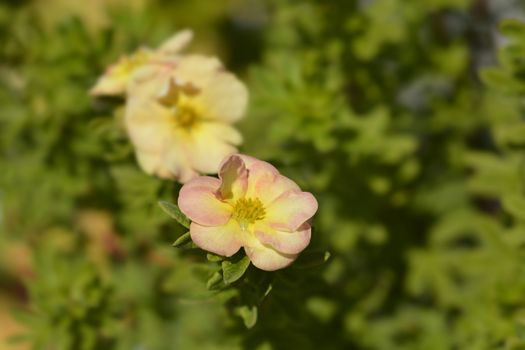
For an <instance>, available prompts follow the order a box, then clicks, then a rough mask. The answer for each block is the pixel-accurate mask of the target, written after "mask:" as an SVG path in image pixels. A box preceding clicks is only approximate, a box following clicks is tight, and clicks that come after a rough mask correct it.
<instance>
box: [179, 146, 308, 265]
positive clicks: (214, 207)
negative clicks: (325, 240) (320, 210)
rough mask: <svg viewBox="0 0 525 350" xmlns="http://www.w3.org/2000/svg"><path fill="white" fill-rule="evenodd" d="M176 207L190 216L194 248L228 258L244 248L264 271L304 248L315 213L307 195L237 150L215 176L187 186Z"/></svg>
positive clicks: (205, 177)
mask: <svg viewBox="0 0 525 350" xmlns="http://www.w3.org/2000/svg"><path fill="white" fill-rule="evenodd" d="M178 205H179V207H180V209H181V211H182V212H183V213H184V214H185V215H186V216H188V217H189V218H190V219H191V220H192V223H191V225H190V236H191V238H192V240H193V242H194V243H195V244H196V245H197V246H199V247H200V248H202V249H204V250H207V251H209V252H212V253H215V254H218V255H222V256H228V257H229V256H232V255H233V254H235V253H236V252H237V251H238V250H239V249H240V248H241V247H244V250H245V252H246V255H248V257H249V258H250V260H251V262H252V263H253V264H254V265H255V266H256V267H258V268H260V269H262V270H266V271H273V270H278V269H281V268H284V267H286V266H288V265H289V264H291V263H292V262H293V261H294V260H295V259H296V258H297V256H298V254H299V253H300V252H301V251H303V250H304V249H305V248H306V246H308V244H309V243H310V237H311V226H310V222H309V220H310V219H311V218H312V216H313V215H314V214H315V212H316V211H317V201H316V199H315V198H314V196H313V195H312V194H311V193H308V192H303V191H301V189H300V188H299V187H298V186H297V184H295V182H293V181H292V180H290V179H288V178H287V177H285V176H283V175H281V174H280V173H279V171H278V170H277V169H276V168H275V167H273V166H272V165H271V164H269V163H267V162H264V161H261V160H258V159H255V158H252V157H249V156H246V155H240V154H235V155H231V156H229V157H227V158H226V159H225V160H224V162H223V164H222V166H221V169H220V172H219V179H217V178H214V177H209V176H201V177H198V178H196V179H193V180H192V181H190V182H188V183H187V184H185V185H184V186H183V187H182V189H181V190H180V194H179V199H178Z"/></svg>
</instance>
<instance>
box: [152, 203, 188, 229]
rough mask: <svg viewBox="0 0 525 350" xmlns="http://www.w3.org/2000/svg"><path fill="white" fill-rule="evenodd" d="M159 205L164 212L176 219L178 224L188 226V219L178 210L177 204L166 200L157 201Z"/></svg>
mask: <svg viewBox="0 0 525 350" xmlns="http://www.w3.org/2000/svg"><path fill="white" fill-rule="evenodd" d="M159 205H160V207H161V208H162V210H164V211H165V212H166V214H168V215H169V216H171V217H172V218H174V219H175V220H177V222H178V223H179V224H181V225H182V226H184V227H186V228H190V223H191V221H190V219H188V217H187V216H186V215H184V214H183V213H182V212H181V211H180V209H179V207H178V206H177V205H175V204H173V203H170V202H166V201H159Z"/></svg>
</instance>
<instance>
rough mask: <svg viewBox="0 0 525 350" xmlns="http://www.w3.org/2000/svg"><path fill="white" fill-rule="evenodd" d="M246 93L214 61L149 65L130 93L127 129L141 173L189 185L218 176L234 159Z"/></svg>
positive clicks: (200, 58)
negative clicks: (224, 162) (226, 162)
mask: <svg viewBox="0 0 525 350" xmlns="http://www.w3.org/2000/svg"><path fill="white" fill-rule="evenodd" d="M247 103H248V91H247V89H246V87H245V86H244V84H243V83H242V82H241V81H240V80H238V79H237V78H236V77H235V75H233V74H231V73H229V72H227V71H226V70H225V69H224V67H223V65H222V64H221V62H220V61H219V60H218V59H216V58H214V57H206V56H202V55H184V56H182V57H180V59H179V60H178V61H177V63H176V64H175V65H170V64H165V65H155V66H151V65H147V66H145V67H143V68H142V69H140V70H139V71H138V72H136V74H135V75H134V77H133V79H132V81H131V82H130V85H129V87H128V99H127V104H126V114H125V125H126V128H127V131H128V134H129V136H130V139H131V142H132V143H133V145H134V146H135V153H136V155H137V159H138V162H139V164H140V166H141V167H142V169H143V170H144V171H145V172H147V173H148V174H154V175H157V176H159V177H162V178H170V179H177V180H178V181H180V182H181V183H185V182H187V181H189V180H191V179H193V178H195V177H196V176H198V175H199V174H212V173H214V174H215V173H217V172H218V170H219V166H220V164H221V161H222V160H223V159H224V157H226V156H228V155H230V154H233V153H236V152H237V149H236V147H235V146H236V145H239V144H240V143H241V142H242V136H241V134H240V133H239V132H238V131H237V130H236V129H235V128H234V127H233V126H232V125H231V124H232V123H234V122H236V121H238V120H239V119H240V118H242V116H243V115H244V112H245V109H246V106H247Z"/></svg>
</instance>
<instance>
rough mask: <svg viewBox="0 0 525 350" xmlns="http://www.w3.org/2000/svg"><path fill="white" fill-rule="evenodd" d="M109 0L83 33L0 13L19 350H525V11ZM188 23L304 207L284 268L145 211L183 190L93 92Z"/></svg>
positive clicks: (11, 278)
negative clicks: (293, 251) (136, 148)
mask: <svg viewBox="0 0 525 350" xmlns="http://www.w3.org/2000/svg"><path fill="white" fill-rule="evenodd" d="M35 3H36V2H35ZM212 3H213V4H212ZM210 4H212V5H210ZM113 5H114V6H109V5H108V6H107V9H104V8H102V7H103V6H102V5H101V9H100V13H102V14H104V16H107V18H108V20H107V21H106V23H105V24H104V25H99V26H93V25H91V22H90V20H92V17H88V18H83V17H71V16H67V17H63V18H58V19H55V20H53V21H50V20H49V18H43V15H42V13H41V11H39V10H38V7H36V5H35V4H33V2H32V1H25V2H21V3H18V2H9V1H8V2H4V3H2V4H0V39H1V40H2V42H3V43H4V45H2V46H0V57H1V59H0V62H1V63H0V82H1V83H0V104H1V105H2V109H1V111H0V169H2V175H1V176H0V209H1V211H0V285H2V286H4V285H5V286H12V285H14V286H17V285H19V284H20V283H21V282H23V283H24V285H25V286H26V289H24V290H26V291H27V293H28V301H27V303H26V305H27V306H26V307H24V309H23V310H22V311H21V312H19V313H20V315H19V316H20V318H21V319H22V320H23V322H24V324H25V325H26V328H27V334H26V336H27V339H28V340H29V342H30V343H31V344H32V345H33V346H34V347H35V349H49V348H57V349H155V350H156V349H178V348H182V349H191V348H198V349H208V348H209V349H220V348H225V349H235V348H246V349H290V348H300V349H314V348H320V347H322V348H323V349H348V348H352V349H407V350H408V349H414V350H415V349H425V350H432V349H436V350H440V349H480V350H485V349H522V348H525V331H524V330H525V323H524V317H525V304H524V301H523V295H524V293H525V254H524V251H523V249H524V248H523V247H524V244H525V214H524V213H525V158H524V155H525V153H524V146H525V24H524V23H523V21H520V20H517V19H513V20H504V21H501V23H500V24H499V26H498V29H497V30H496V23H495V18H498V19H499V17H500V13H499V12H498V11H500V10H499V8H497V7H496V6H495V5H493V4H491V2H489V1H483V0H477V1H474V0H432V1H418V0H408V1H407V0H375V1H357V0H351V1H345V0H334V1H317V0H308V1H301V2H297V1H292V0H279V1H277V0H267V1H262V0H260V1H255V0H254V1H245V2H242V1H239V2H236V1H233V2H231V3H230V2H226V1H214V2H199V1H179V2H174V3H168V2H163V1H160V0H158V1H150V2H147V3H145V4H142V5H137V6H138V7H139V8H138V9H135V8H134V7H132V6H127V7H126V6H122V4H121V5H118V4H117V3H115V4H113ZM509 6H514V7H512V9H513V11H514V13H518V12H519V13H521V14H523V8H520V7H519V6H520V5H519V4H518V2H516V4H514V5H512V4H511V2H509ZM520 11H521V12H520ZM97 13H98V12H97ZM188 14H191V16H189V15H188ZM93 16H94V14H93ZM90 18H91V19H90ZM97 23H98V22H97ZM184 26H191V27H193V28H195V29H196V31H197V34H198V35H197V40H196V41H197V44H196V45H199V46H200V49H201V50H202V51H203V52H207V53H213V54H216V52H219V53H220V55H221V56H222V57H223V58H224V60H225V61H226V66H227V67H229V68H233V69H236V70H237V73H239V74H244V78H245V79H244V80H245V81H246V82H247V83H248V84H249V87H250V95H251V108H250V111H249V113H248V116H247V117H246V118H245V119H244V120H243V121H242V122H241V125H240V128H241V130H242V132H243V136H244V140H245V141H244V145H243V146H242V152H243V153H247V154H250V155H253V156H256V157H259V158H261V159H264V160H268V161H271V162H272V163H273V164H275V165H276V166H277V167H278V168H279V170H280V171H282V172H283V173H284V174H285V175H286V176H288V177H290V178H292V179H294V181H296V182H297V183H298V184H299V185H300V187H301V188H303V189H305V190H308V191H311V192H312V193H314V195H315V196H316V198H317V199H318V201H319V204H320V206H319V212H318V214H317V216H316V217H315V220H314V228H315V230H314V233H313V240H312V244H311V247H309V248H308V250H307V251H306V252H304V253H303V254H302V255H301V257H300V258H299V259H298V260H297V261H296V262H295V263H294V264H293V265H292V266H291V267H290V268H287V269H285V270H282V271H277V272H273V273H267V272H263V271H260V270H258V269H256V268H254V267H253V266H251V265H250V266H249V265H248V263H247V261H246V259H245V258H243V256H242V255H236V256H233V257H232V258H229V259H223V258H221V257H218V256H215V255H213V254H207V255H206V254H205V253H204V252H202V251H200V250H197V249H192V243H191V241H190V240H189V239H188V236H185V233H186V232H187V228H185V227H184V226H183V225H185V226H187V224H188V222H187V221H185V219H184V218H183V217H182V216H181V215H182V214H181V213H180V212H178V211H176V212H175V214H174V215H173V218H175V219H176V220H178V221H179V222H181V221H182V222H181V223H182V224H183V225H179V224H177V223H176V221H174V220H172V218H170V216H168V215H165V213H163V212H162V210H161V209H160V208H159V206H158V204H157V203H158V202H159V201H164V202H161V203H163V204H161V206H162V207H163V209H165V210H166V209H167V211H168V212H170V213H173V210H177V208H176V206H170V203H173V202H176V197H177V193H178V190H179V188H180V187H179V185H178V184H176V183H173V182H169V181H162V180H159V179H156V178H154V177H150V176H147V175H146V174H144V173H142V172H141V171H140V169H139V168H138V166H137V165H136V162H135V160H134V157H133V152H132V149H131V147H130V145H129V141H128V140H127V137H126V133H125V130H124V128H123V126H122V108H121V101H118V100H96V101H94V100H92V99H91V98H90V97H89V96H88V94H87V91H88V90H89V88H90V87H91V86H92V84H93V83H94V82H95V79H96V77H97V76H98V75H99V73H100V72H102V71H103V69H104V67H105V66H106V65H107V64H108V63H110V62H113V61H115V59H116V58H118V56H119V55H120V54H122V53H125V52H130V51H131V50H133V49H134V48H136V47H137V46H138V45H139V44H141V43H147V44H151V46H154V45H155V44H158V43H159V42H161V41H162V40H163V39H164V38H166V37H168V36H169V35H170V34H171V33H173V32H174V31H175V30H177V29H180V28H182V27H184ZM201 34H202V35H201ZM487 60H488V61H487ZM487 63H490V65H489V66H487ZM186 220H187V219H186ZM173 242H175V245H176V246H178V248H181V249H175V248H174V247H172V244H173ZM177 242H178V243H177ZM14 245H22V246H24V247H27V251H28V252H29V255H30V257H31V259H32V264H31V266H32V267H31V273H29V274H20V273H19V269H18V267H17V263H16V261H15V262H13V261H7V258H6V259H4V258H3V257H8V256H10V255H9V252H10V249H11V247H13V246H14ZM326 251H329V252H330V258H329V259H328V256H327V253H325V252H326ZM18 258H19V259H22V257H18ZM4 260H5V261H4ZM5 290H6V292H3V291H2V293H10V295H11V296H12V297H17V295H18V297H20V295H19V293H18V292H12V291H16V290H17V289H16V288H5Z"/></svg>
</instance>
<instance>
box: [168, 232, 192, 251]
mask: <svg viewBox="0 0 525 350" xmlns="http://www.w3.org/2000/svg"><path fill="white" fill-rule="evenodd" d="M188 243H193V242H192V240H191V237H190V233H189V232H186V233H185V234H183V235H182V236H180V237H179V238H177V240H176V241H175V242H173V246H174V247H176V248H181V247H183V246H185V245H186V244H188Z"/></svg>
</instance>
